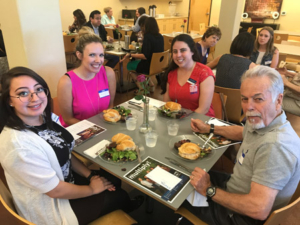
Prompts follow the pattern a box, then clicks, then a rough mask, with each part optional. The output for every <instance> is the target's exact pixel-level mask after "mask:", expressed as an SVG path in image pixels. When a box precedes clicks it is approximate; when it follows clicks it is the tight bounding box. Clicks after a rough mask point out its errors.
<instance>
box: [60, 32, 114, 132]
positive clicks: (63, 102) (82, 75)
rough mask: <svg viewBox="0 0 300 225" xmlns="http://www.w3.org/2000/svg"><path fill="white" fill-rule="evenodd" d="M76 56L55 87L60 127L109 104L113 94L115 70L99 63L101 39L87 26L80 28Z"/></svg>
mask: <svg viewBox="0 0 300 225" xmlns="http://www.w3.org/2000/svg"><path fill="white" fill-rule="evenodd" d="M85 30H86V31H85ZM76 56H77V58H78V59H79V60H80V62H81V63H80V65H79V67H77V68H76V69H74V70H72V71H69V72H68V73H66V74H65V75H64V76H62V77H61V78H60V80H59V83H58V87H57V97H58V104H59V108H60V111H61V114H62V115H61V116H60V117H59V121H60V123H61V124H62V125H63V126H64V127H67V126H69V125H72V124H74V123H77V122H79V121H80V120H84V119H88V118H90V117H92V116H95V115H97V114H99V113H101V112H102V111H103V110H105V109H107V108H112V107H113V102H114V98H115V94H116V78H115V73H114V71H113V70H112V69H111V68H110V67H107V66H103V62H104V49H103V45H102V42H101V39H100V38H99V36H97V35H95V34H94V32H93V31H92V30H91V29H90V28H89V29H81V30H80V32H79V38H78V43H77V46H76ZM100 91H102V95H101V96H100V95H99V92H100Z"/></svg>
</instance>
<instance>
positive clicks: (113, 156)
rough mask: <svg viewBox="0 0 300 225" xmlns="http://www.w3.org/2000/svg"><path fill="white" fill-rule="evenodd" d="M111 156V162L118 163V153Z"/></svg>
mask: <svg viewBox="0 0 300 225" xmlns="http://www.w3.org/2000/svg"><path fill="white" fill-rule="evenodd" d="M111 156H112V160H113V161H118V158H119V153H118V152H114V153H112V154H111Z"/></svg>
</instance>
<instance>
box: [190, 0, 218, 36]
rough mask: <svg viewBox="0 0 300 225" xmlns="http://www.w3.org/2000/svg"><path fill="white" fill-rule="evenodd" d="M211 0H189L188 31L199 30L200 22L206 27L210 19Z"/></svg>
mask: <svg viewBox="0 0 300 225" xmlns="http://www.w3.org/2000/svg"><path fill="white" fill-rule="evenodd" d="M211 1H212V0H191V1H190V10H189V11H190V12H189V31H191V30H195V31H199V30H200V23H205V26H206V27H207V26H208V24H209V19H210V8H211Z"/></svg>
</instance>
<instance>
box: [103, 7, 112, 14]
mask: <svg viewBox="0 0 300 225" xmlns="http://www.w3.org/2000/svg"><path fill="white" fill-rule="evenodd" d="M111 9H112V7H105V8H104V9H103V10H104V12H105V13H108V12H109V11H110V10H111Z"/></svg>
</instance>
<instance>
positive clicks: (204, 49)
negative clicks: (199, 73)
mask: <svg viewBox="0 0 300 225" xmlns="http://www.w3.org/2000/svg"><path fill="white" fill-rule="evenodd" d="M221 36H222V33H221V30H220V28H218V27H209V28H208V29H207V30H206V31H205V33H204V34H203V36H202V39H201V40H200V41H199V42H198V43H197V44H196V46H197V50H198V52H199V55H200V62H201V63H202V64H204V65H205V64H206V63H207V58H208V55H209V51H210V48H212V47H214V46H215V45H216V44H217V42H218V41H219V40H220V39H221Z"/></svg>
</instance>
